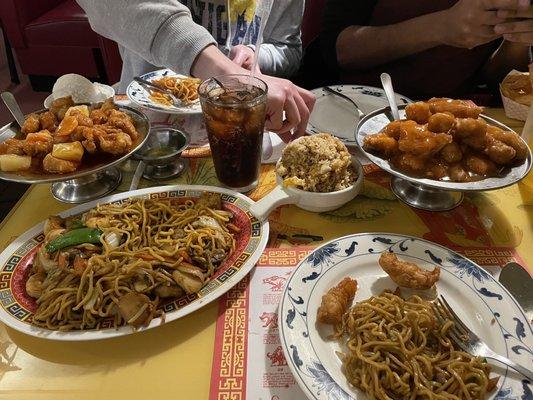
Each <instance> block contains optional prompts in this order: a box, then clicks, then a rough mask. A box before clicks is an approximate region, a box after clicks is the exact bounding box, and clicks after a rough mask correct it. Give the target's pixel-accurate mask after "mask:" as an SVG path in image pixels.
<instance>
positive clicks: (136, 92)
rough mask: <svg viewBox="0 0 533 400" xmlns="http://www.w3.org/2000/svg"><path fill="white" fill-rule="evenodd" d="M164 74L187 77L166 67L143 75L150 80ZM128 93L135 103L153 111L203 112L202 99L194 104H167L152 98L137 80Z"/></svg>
mask: <svg viewBox="0 0 533 400" xmlns="http://www.w3.org/2000/svg"><path fill="white" fill-rule="evenodd" d="M164 76H175V77H177V78H187V76H185V75H181V74H177V73H175V72H174V71H172V70H170V69H168V68H166V69H160V70H157V71H153V72H149V73H147V74H144V75H141V78H142V79H145V80H147V81H149V82H151V81H153V80H156V79H160V78H162V77H164ZM126 94H127V95H128V98H129V99H130V100H131V101H133V102H134V103H135V104H138V105H139V106H141V107H145V108H148V109H150V110H153V111H159V112H164V113H168V114H201V113H202V107H201V106H200V100H196V101H194V102H193V103H192V104H189V105H187V106H185V105H184V106H181V107H176V106H174V105H172V106H166V105H164V104H159V103H157V102H155V101H153V100H152V99H151V98H150V92H149V91H148V90H146V89H145V88H144V87H143V86H141V85H140V84H139V83H137V82H135V81H131V82H130V84H129V85H128V87H127V89H126Z"/></svg>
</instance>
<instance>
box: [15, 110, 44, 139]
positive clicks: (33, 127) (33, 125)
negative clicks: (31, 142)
mask: <svg viewBox="0 0 533 400" xmlns="http://www.w3.org/2000/svg"><path fill="white" fill-rule="evenodd" d="M40 129H41V122H40V121H39V116H38V115H37V114H30V115H28V116H27V117H26V119H25V120H24V123H23V124H22V126H21V129H20V131H21V132H22V133H23V134H25V135H27V134H28V133H34V132H38V131H39V130H40Z"/></svg>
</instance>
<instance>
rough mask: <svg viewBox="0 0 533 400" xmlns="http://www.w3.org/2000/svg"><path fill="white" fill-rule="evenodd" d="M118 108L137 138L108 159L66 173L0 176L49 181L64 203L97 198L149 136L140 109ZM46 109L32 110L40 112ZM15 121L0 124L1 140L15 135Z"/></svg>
mask: <svg viewBox="0 0 533 400" xmlns="http://www.w3.org/2000/svg"><path fill="white" fill-rule="evenodd" d="M118 109H119V110H120V111H123V112H125V113H127V114H128V115H129V116H130V117H131V118H132V120H133V124H134V125H135V128H136V129H137V132H138V133H139V142H138V143H137V145H136V146H135V147H134V148H133V149H131V151H130V152H129V153H128V154H125V155H123V156H121V157H119V158H117V159H115V160H113V161H112V162H110V163H107V164H101V165H95V166H93V167H91V168H85V169H83V168H82V169H81V170H78V171H75V172H72V173H69V174H61V175H59V174H32V173H14V172H2V171H0V179H4V180H6V181H13V182H19V183H26V184H34V183H52V186H51V188H50V190H51V192H52V196H54V197H55V198H56V199H57V200H59V201H61V202H64V203H85V202H88V201H91V200H95V199H98V198H100V197H102V196H105V195H106V194H108V193H110V192H112V191H113V190H115V189H116V188H117V187H118V185H120V181H121V179H122V174H121V173H120V170H119V169H118V168H117V167H116V165H118V164H119V163H121V162H122V161H125V160H126V159H127V158H128V157H130V155H131V154H132V153H134V152H135V151H137V150H138V149H139V148H141V147H142V145H143V144H144V143H145V142H146V140H147V139H148V136H149V133H150V122H149V121H148V118H147V117H146V115H144V114H143V113H141V112H139V111H137V110H135V109H133V108H130V107H125V106H118ZM44 111H47V110H46V109H43V110H39V111H35V113H42V112H44ZM17 128H18V125H17V123H16V122H11V123H10V124H8V125H6V126H4V127H2V128H0V143H2V142H4V141H5V140H7V139H9V138H12V137H15V135H16V133H17Z"/></svg>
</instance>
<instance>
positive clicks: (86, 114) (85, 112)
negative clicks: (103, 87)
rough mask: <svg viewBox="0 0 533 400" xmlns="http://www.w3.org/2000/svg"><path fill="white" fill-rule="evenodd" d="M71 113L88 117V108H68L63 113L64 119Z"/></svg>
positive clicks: (84, 106) (83, 106)
mask: <svg viewBox="0 0 533 400" xmlns="http://www.w3.org/2000/svg"><path fill="white" fill-rule="evenodd" d="M73 111H78V112H79V113H80V114H83V115H85V116H86V117H88V116H89V107H87V106H86V105H85V104H84V105H81V106H72V107H69V109H68V110H67V112H66V113H65V117H68V116H70V115H71V114H72V112H73Z"/></svg>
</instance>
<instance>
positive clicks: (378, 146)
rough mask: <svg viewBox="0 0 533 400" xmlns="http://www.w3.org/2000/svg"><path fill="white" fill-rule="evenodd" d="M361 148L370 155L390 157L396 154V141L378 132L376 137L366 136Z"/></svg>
mask: <svg viewBox="0 0 533 400" xmlns="http://www.w3.org/2000/svg"><path fill="white" fill-rule="evenodd" d="M363 147H364V149H365V150H366V151H368V152H370V153H375V154H378V155H380V156H383V157H390V156H392V155H394V154H396V153H397V152H398V141H397V140H396V139H395V138H393V137H390V136H388V135H387V134H385V133H384V132H380V133H378V134H376V135H368V136H366V137H365V140H364V144H363Z"/></svg>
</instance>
